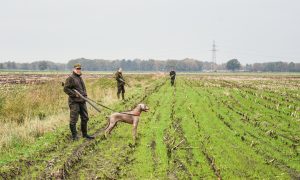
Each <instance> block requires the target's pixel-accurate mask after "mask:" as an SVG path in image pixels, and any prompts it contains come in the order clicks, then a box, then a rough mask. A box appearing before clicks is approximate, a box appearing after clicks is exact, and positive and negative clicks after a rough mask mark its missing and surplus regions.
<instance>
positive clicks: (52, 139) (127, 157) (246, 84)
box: [0, 73, 300, 179]
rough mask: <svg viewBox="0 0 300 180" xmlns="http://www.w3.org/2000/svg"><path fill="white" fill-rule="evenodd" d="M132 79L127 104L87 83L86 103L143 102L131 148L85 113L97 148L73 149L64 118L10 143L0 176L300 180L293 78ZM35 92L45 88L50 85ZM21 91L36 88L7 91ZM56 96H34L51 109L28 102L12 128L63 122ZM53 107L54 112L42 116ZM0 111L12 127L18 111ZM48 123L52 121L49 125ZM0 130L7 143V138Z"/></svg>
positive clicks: (104, 84)
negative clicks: (91, 100) (90, 100)
mask: <svg viewBox="0 0 300 180" xmlns="http://www.w3.org/2000/svg"><path fill="white" fill-rule="evenodd" d="M128 79H129V80H130V82H131V86H132V87H131V88H128V91H127V97H128V98H127V101H125V102H124V103H121V102H119V101H117V99H116V97H115V94H114V91H115V89H114V83H115V82H114V81H113V80H112V79H111V78H109V77H102V78H100V79H93V78H92V79H87V80H86V81H87V87H88V93H89V97H90V98H94V99H96V100H99V101H102V102H103V103H106V104H109V106H110V107H113V108H115V109H118V110H120V111H121V110H128V109H131V108H133V107H134V106H135V105H136V104H138V103H140V102H144V103H146V104H147V105H148V106H149V107H150V111H149V112H147V113H142V115H141V119H140V123H139V127H138V140H137V142H136V144H134V143H133V141H132V135H131V128H132V127H131V126H130V125H128V124H124V123H120V124H118V127H117V128H115V129H114V130H113V132H112V135H111V136H109V137H108V139H105V138H104V137H103V127H105V125H106V123H107V121H106V116H107V115H109V114H110V113H111V111H109V110H105V109H103V111H102V113H101V114H98V113H96V112H95V111H93V110H92V109H90V111H91V118H90V122H89V129H90V132H91V133H92V134H94V135H95V136H96V139H95V140H93V141H86V140H83V139H80V140H79V141H76V142H71V141H70V137H69V136H70V133H69V129H68V126H67V123H68V119H66V120H65V121H64V123H61V124H59V126H55V128H53V130H49V131H46V130H45V131H44V132H43V133H42V134H40V135H39V136H32V139H31V140H30V141H26V139H19V140H18V141H17V142H18V143H7V144H9V145H7V146H6V147H4V148H6V150H5V151H0V167H1V168H0V178H1V177H2V178H3V179H13V178H21V179H22V178H23V179H31V178H42V179H44V178H66V179H299V178H300V146H299V145H300V75H299V74H292V75H289V74H259V75H258V74H242V75H239V74H238V75H236V74H214V75H212V74H208V73H207V74H182V75H179V76H178V77H177V79H176V84H175V86H174V87H171V86H170V82H169V80H168V78H167V77H166V76H161V75H160V76H158V75H138V74H136V75H130V76H129V77H128ZM59 81H60V80H56V81H55V82H59ZM50 85H51V84H50ZM36 86H41V87H40V88H39V89H43V88H45V89H47V87H48V86H49V84H47V83H45V84H42V85H36ZM20 87H21V88H23V89H24V90H18V91H21V94H22V93H24V94H23V95H24V96H25V99H26V98H29V97H27V93H26V92H28V88H29V89H30V88H32V87H27V86H26V88H24V87H23V86H22V85H21V86H20V85H18V87H14V88H13V90H10V91H9V92H10V93H12V92H14V90H15V89H16V88H20ZM34 89H35V88H34ZM99 89H101V90H99ZM61 91H62V90H61V89H59V88H58V90H55V91H54V92H55V93H52V95H53V97H52V96H50V97H52V98H53V99H51V98H50V99H39V98H37V102H39V101H42V102H53V103H52V104H51V103H49V105H47V106H45V105H44V104H43V103H37V104H34V105H35V106H33V105H31V104H32V102H27V101H30V98H29V99H26V101H25V102H24V103H25V104H24V106H30V107H35V108H34V109H38V110H36V111H33V112H32V113H25V114H26V116H27V118H26V119H25V120H23V121H22V122H21V123H20V122H19V125H18V126H24V124H26V122H27V124H28V123H29V124H30V122H32V121H36V119H34V117H39V116H41V115H39V113H40V112H44V114H45V117H44V118H47V117H53V116H54V117H56V116H57V117H60V118H62V119H63V118H68V108H67V104H66V97H65V95H64V94H63V92H61ZM42 92H44V91H42ZM35 94H36V93H35ZM12 96H14V95H12ZM1 97H2V98H0V104H1V105H0V106H1V108H2V110H3V109H5V108H7V107H8V106H7V104H6V103H7V102H8V101H7V99H9V98H10V97H9V93H8V94H6V95H2V96H1ZM16 97H19V96H16ZM21 97H23V96H20V98H21ZM55 97H60V98H59V99H58V100H55V99H56V98H55ZM23 98H24V97H23ZM1 99H3V100H2V101H1ZM11 99H13V98H11ZM12 107H15V106H12ZM21 107H23V106H21ZM49 107H51V108H52V110H51V111H47V110H48V109H51V108H49ZM1 108H0V109H1ZM2 112H3V111H1V115H0V117H5V118H2V119H1V120H2V123H4V124H9V123H13V122H11V121H15V122H18V118H15V119H14V117H15V116H17V117H18V113H19V112H23V108H21V109H20V110H19V111H17V112H14V111H13V113H10V114H3V113H2ZM25 112H27V111H25ZM8 118H10V120H9V121H8ZM42 119H43V118H42ZM39 121H41V122H40V123H41V124H42V123H43V120H39ZM52 121H53V122H55V123H56V121H54V120H51V119H49V123H50V122H52ZM50 124H51V123H50ZM51 127H52V126H51ZM11 131H13V130H11ZM23 131H24V133H25V132H26V129H24V130H23ZM0 132H1V136H2V138H3V137H5V136H7V133H9V132H10V130H6V131H0ZM3 132H5V133H3ZM28 136H30V135H28ZM19 141H24V142H26V143H20V142H19ZM8 142H10V141H8Z"/></svg>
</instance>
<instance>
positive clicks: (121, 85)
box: [115, 68, 125, 100]
mask: <svg viewBox="0 0 300 180" xmlns="http://www.w3.org/2000/svg"><path fill="white" fill-rule="evenodd" d="M115 78H116V80H117V87H118V92H117V96H118V99H120V93H122V99H123V100H125V98H124V94H125V87H124V86H125V80H124V78H123V75H122V68H119V69H118V71H117V72H116V74H115Z"/></svg>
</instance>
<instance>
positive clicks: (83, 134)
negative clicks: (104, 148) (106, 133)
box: [81, 122, 95, 139]
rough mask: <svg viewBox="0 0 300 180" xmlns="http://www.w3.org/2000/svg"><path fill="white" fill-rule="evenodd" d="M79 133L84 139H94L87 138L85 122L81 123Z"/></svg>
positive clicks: (91, 137)
mask: <svg viewBox="0 0 300 180" xmlns="http://www.w3.org/2000/svg"><path fill="white" fill-rule="evenodd" d="M81 131H82V137H84V138H86V139H95V137H93V136H89V135H88V134H87V122H86V123H81Z"/></svg>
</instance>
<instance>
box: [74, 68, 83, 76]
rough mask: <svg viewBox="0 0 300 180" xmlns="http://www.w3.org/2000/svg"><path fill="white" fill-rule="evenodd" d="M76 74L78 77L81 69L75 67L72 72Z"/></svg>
mask: <svg viewBox="0 0 300 180" xmlns="http://www.w3.org/2000/svg"><path fill="white" fill-rule="evenodd" d="M73 71H74V72H75V73H76V74H78V75H80V74H81V68H80V67H76V68H74V70H73Z"/></svg>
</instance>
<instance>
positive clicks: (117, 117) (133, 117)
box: [105, 104, 149, 141]
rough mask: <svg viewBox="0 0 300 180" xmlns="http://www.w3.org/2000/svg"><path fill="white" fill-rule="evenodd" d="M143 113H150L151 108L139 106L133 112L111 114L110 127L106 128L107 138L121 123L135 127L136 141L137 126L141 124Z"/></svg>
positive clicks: (134, 135)
mask: <svg viewBox="0 0 300 180" xmlns="http://www.w3.org/2000/svg"><path fill="white" fill-rule="evenodd" d="M143 111H145V112H147V111H149V107H148V106H147V105H145V104H138V105H137V106H136V107H135V108H134V109H133V110H132V111H127V112H121V113H119V112H118V113H113V114H111V115H110V116H109V117H108V125H107V127H106V128H105V137H107V133H108V134H110V132H111V131H112V130H113V128H114V127H115V126H116V125H117V123H118V122H120V121H121V122H125V123H128V124H132V125H133V129H132V133H133V140H134V141H135V140H136V130H137V126H138V123H139V119H140V115H141V113H142V112H143Z"/></svg>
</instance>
